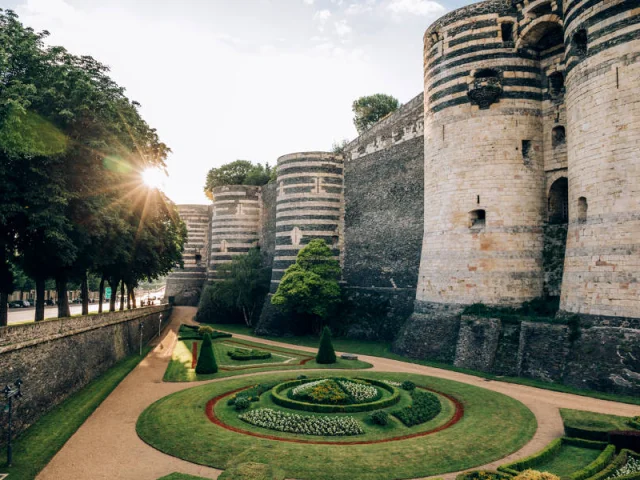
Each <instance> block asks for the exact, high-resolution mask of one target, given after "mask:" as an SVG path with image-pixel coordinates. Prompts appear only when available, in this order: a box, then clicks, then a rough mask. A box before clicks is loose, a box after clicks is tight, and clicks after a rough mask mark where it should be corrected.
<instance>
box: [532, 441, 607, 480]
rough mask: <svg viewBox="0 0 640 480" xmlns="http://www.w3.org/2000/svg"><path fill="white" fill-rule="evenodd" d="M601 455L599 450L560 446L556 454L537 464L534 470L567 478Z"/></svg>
mask: <svg viewBox="0 0 640 480" xmlns="http://www.w3.org/2000/svg"><path fill="white" fill-rule="evenodd" d="M601 453H602V451H601V450H597V449H593V448H583V447H576V446H573V445H566V444H562V446H561V447H560V450H558V453H556V454H555V455H553V456H552V457H551V458H549V459H547V460H545V461H542V462H540V463H539V464H537V465H536V466H535V470H538V471H540V472H549V473H553V474H554V475H557V476H559V477H564V476H568V475H570V474H572V473H574V472H577V471H578V470H580V469H581V468H583V467H586V466H587V465H589V464H590V463H591V462H593V461H594V460H595V459H596V458H598V456H599V455H600V454H601Z"/></svg>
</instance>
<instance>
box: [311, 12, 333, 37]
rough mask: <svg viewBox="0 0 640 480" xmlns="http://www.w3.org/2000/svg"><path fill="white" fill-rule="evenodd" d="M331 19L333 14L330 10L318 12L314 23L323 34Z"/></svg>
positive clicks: (314, 17) (314, 16)
mask: <svg viewBox="0 0 640 480" xmlns="http://www.w3.org/2000/svg"><path fill="white" fill-rule="evenodd" d="M330 17H331V12H330V11H329V10H318V11H317V12H316V13H315V14H314V15H313V21H314V22H315V23H316V25H317V26H318V30H320V31H321V32H323V31H324V27H325V25H326V23H327V21H328V20H329V18H330Z"/></svg>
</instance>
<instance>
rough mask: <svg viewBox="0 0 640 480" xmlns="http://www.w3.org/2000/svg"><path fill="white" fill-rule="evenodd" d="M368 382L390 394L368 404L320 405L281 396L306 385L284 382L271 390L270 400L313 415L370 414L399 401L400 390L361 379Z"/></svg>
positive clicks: (298, 381)
mask: <svg viewBox="0 0 640 480" xmlns="http://www.w3.org/2000/svg"><path fill="white" fill-rule="evenodd" d="M361 380H365V381H367V382H369V383H370V384H371V385H375V386H376V387H379V388H382V389H384V390H386V391H387V392H389V393H391V396H390V397H388V398H383V399H381V400H376V401H374V402H370V403H355V404H351V405H321V404H315V403H309V402H301V401H299V400H293V399H290V398H288V397H287V396H285V395H281V394H280V392H282V391H284V390H286V389H288V388H291V387H296V386H298V385H301V384H303V383H307V380H292V381H290V382H284V383H281V384H280V385H277V386H275V387H274V388H273V390H271V399H272V400H273V403H275V404H276V405H280V406H281V407H285V408H292V409H294V410H302V411H304V412H313V413H356V412H371V411H373V410H381V409H383V408H387V407H390V406H391V405H395V404H396V403H398V402H399V401H400V390H398V389H397V388H395V387H392V386H391V385H387V384H386V383H384V382H379V381H377V380H371V379H368V378H367V379H361Z"/></svg>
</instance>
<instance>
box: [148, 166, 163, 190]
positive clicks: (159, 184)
mask: <svg viewBox="0 0 640 480" xmlns="http://www.w3.org/2000/svg"><path fill="white" fill-rule="evenodd" d="M166 180H167V176H166V174H165V173H164V172H163V171H162V170H160V169H158V168H147V169H146V170H144V171H143V172H142V181H143V182H144V184H145V185H146V186H147V187H150V188H157V189H158V190H162V189H163V188H164V186H165V182H166Z"/></svg>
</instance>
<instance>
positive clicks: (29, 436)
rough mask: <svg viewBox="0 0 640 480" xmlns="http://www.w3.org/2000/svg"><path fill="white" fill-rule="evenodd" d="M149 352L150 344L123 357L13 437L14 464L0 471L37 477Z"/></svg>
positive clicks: (19, 476)
mask: <svg viewBox="0 0 640 480" xmlns="http://www.w3.org/2000/svg"><path fill="white" fill-rule="evenodd" d="M148 352H149V348H147V349H146V350H145V351H144V352H143V356H142V357H140V356H138V355H132V356H130V357H128V358H125V359H124V360H122V361H120V362H119V363H117V364H116V365H114V366H113V367H111V368H110V369H109V370H107V371H106V372H105V373H104V374H103V375H101V376H100V377H98V378H97V379H95V380H94V381H92V382H91V383H90V384H89V385H87V386H86V387H84V388H83V389H82V390H80V391H79V392H77V393H74V394H73V395H71V396H70V397H69V398H68V399H66V400H65V401H64V402H62V403H61V404H60V405H58V406H57V407H56V408H54V409H53V410H52V411H50V412H49V413H47V414H46V415H44V416H43V417H42V418H40V419H39V420H38V421H37V422H36V423H35V424H33V425H32V426H31V427H29V428H28V429H27V430H26V431H25V432H24V433H22V434H21V435H20V436H19V437H18V438H17V439H16V440H15V441H14V444H13V466H12V467H10V468H7V467H4V466H3V467H0V473H9V478H10V479H11V480H18V479H24V480H30V479H33V478H35V477H36V475H37V474H38V472H40V470H42V469H43V468H44V467H45V465H46V464H47V463H49V461H50V460H51V459H52V458H53V456H54V455H55V454H56V453H57V452H58V450H60V449H61V448H62V446H63V445H64V444H65V443H66V442H67V440H69V438H71V436H72V435H73V434H74V433H75V431H76V430H77V429H78V428H79V427H80V426H81V425H82V424H83V423H84V421H85V420H86V419H87V418H89V416H90V415H91V414H92V413H93V411H94V410H95V409H96V408H98V406H99V405H100V404H101V403H102V401H103V400H104V399H105V398H107V396H108V395H109V394H110V393H111V392H112V391H113V390H114V389H115V388H116V387H117V386H118V384H119V383H120V382H121V381H122V380H123V379H124V378H125V377H126V376H127V375H128V374H129V372H131V370H133V369H134V368H135V366H136V365H137V364H138V363H139V362H140V361H141V360H142V359H143V358H144V356H145V355H146V354H147V353H148ZM0 458H2V461H3V462H4V461H5V459H6V450H2V451H1V452H0ZM3 465H4V464H3Z"/></svg>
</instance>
